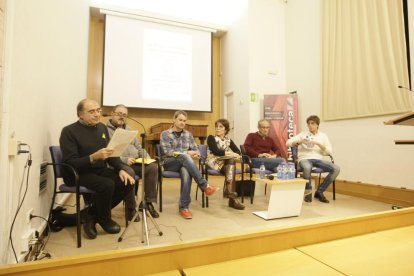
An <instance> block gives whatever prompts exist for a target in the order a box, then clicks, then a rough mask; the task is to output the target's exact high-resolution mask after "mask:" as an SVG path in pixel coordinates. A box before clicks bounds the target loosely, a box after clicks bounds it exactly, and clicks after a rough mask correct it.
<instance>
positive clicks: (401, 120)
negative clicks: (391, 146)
mask: <svg viewBox="0 0 414 276" xmlns="http://www.w3.org/2000/svg"><path fill="white" fill-rule="evenodd" d="M384 124H385V125H399V126H414V112H409V113H405V114H403V115H401V116H399V117H396V118H394V119H390V120H388V121H386V122H384ZM394 142H395V144H396V145H414V140H394Z"/></svg>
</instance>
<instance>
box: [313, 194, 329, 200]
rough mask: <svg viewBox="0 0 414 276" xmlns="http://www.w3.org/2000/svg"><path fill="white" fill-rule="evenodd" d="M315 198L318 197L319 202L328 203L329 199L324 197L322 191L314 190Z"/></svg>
mask: <svg viewBox="0 0 414 276" xmlns="http://www.w3.org/2000/svg"><path fill="white" fill-rule="evenodd" d="M315 198H317V199H319V201H320V202H323V203H329V200H327V199H326V197H325V196H324V195H323V193H319V192H316V193H315Z"/></svg>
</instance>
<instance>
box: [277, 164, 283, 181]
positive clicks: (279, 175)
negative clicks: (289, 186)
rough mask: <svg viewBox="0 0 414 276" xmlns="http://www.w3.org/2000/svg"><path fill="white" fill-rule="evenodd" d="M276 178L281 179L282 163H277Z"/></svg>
mask: <svg viewBox="0 0 414 276" xmlns="http://www.w3.org/2000/svg"><path fill="white" fill-rule="evenodd" d="M276 170H277V178H278V179H283V169H282V164H279V166H277V169H276Z"/></svg>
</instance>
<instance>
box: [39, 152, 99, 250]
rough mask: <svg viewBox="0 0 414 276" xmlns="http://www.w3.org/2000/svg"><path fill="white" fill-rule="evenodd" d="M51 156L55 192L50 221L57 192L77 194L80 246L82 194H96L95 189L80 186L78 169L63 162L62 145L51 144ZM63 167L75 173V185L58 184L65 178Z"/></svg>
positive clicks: (79, 242) (77, 225)
mask: <svg viewBox="0 0 414 276" xmlns="http://www.w3.org/2000/svg"><path fill="white" fill-rule="evenodd" d="M49 151H50V156H51V157H52V163H48V164H47V165H51V166H53V173H54V180H55V181H54V182H55V185H54V192H53V197H52V204H51V206H50V212H49V223H52V222H51V218H52V211H53V206H54V204H55V199H56V194H58V193H73V194H75V198H76V236H77V246H78V248H79V247H81V246H82V243H81V224H82V222H81V210H80V196H81V195H85V194H89V195H91V194H94V193H95V191H93V190H91V189H88V188H86V187H83V186H79V175H78V173H77V172H76V170H75V169H74V168H73V167H72V166H70V165H68V164H65V163H62V152H61V150H60V146H50V147H49ZM62 167H67V168H69V170H70V171H71V172H72V173H73V175H74V179H75V186H68V185H67V184H65V183H62V184H60V185H59V184H58V183H59V179H63V175H62Z"/></svg>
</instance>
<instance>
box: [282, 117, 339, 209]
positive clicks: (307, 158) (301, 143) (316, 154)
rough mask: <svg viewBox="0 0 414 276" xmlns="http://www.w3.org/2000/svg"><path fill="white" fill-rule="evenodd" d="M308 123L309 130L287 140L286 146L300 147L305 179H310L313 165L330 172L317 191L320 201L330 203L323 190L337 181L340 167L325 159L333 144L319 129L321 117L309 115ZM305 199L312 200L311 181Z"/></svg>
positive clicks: (300, 160)
mask: <svg viewBox="0 0 414 276" xmlns="http://www.w3.org/2000/svg"><path fill="white" fill-rule="evenodd" d="M306 123H307V124H308V131H302V132H301V133H299V134H298V135H296V136H294V137H292V138H290V139H289V140H287V141H286V146H288V147H292V146H297V147H298V162H299V166H300V167H301V168H302V170H303V178H304V179H306V180H309V179H310V177H311V171H312V167H315V168H321V169H323V170H324V171H326V172H329V173H328V175H327V176H326V178H325V179H324V180H323V182H322V184H321V185H320V186H319V188H318V190H317V191H316V192H315V198H317V199H319V201H320V202H324V203H329V200H327V199H326V197H325V196H324V194H323V192H324V191H325V190H326V189H327V188H328V186H329V185H330V184H331V183H332V182H333V181H335V179H336V177H337V176H338V174H339V171H340V169H339V166H337V165H336V164H334V163H332V162H330V161H326V160H323V159H324V156H327V155H330V154H331V153H332V145H331V142H330V141H329V139H328V136H327V135H326V134H325V133H323V132H322V131H319V123H320V119H319V117H318V116H316V115H312V116H309V117H308V118H307V119H306ZM305 201H306V202H312V184H311V183H310V182H308V183H306V187H305Z"/></svg>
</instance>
